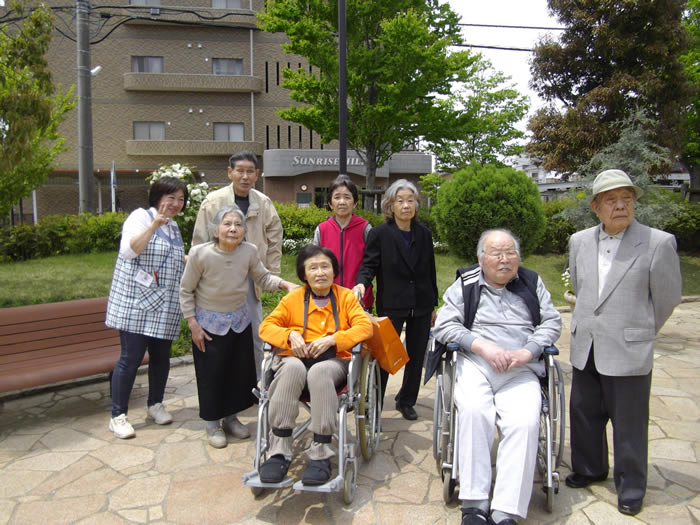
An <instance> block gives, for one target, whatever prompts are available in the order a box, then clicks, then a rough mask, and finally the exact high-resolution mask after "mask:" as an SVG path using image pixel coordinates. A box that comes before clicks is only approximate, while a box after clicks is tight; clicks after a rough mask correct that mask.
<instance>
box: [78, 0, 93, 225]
mask: <svg viewBox="0 0 700 525" xmlns="http://www.w3.org/2000/svg"><path fill="white" fill-rule="evenodd" d="M89 20H90V0H75V26H76V44H77V49H78V57H77V64H78V68H77V69H78V191H79V196H80V197H79V208H78V209H79V211H80V213H95V202H94V197H93V196H94V193H95V181H94V177H93V159H92V156H93V152H92V86H91V85H90V84H91V79H90V28H89V25H88V24H89Z"/></svg>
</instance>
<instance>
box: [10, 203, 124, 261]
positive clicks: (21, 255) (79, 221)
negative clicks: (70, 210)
mask: <svg viewBox="0 0 700 525" xmlns="http://www.w3.org/2000/svg"><path fill="white" fill-rule="evenodd" d="M125 219H126V214H125V213H111V212H110V213H105V214H103V215H91V214H89V213H83V214H80V215H49V216H47V217H44V218H43V219H40V220H39V222H38V223H37V224H35V225H30V224H20V225H17V226H14V227H10V228H2V229H0V262H7V261H23V260H27V259H34V258H39V257H49V256H51V255H63V254H69V253H91V252H103V251H110V250H117V249H118V248H119V239H120V238H121V230H122V223H123V222H124V220H125Z"/></svg>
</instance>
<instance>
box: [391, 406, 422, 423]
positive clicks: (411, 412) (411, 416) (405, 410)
mask: <svg viewBox="0 0 700 525" xmlns="http://www.w3.org/2000/svg"><path fill="white" fill-rule="evenodd" d="M396 410H398V411H399V412H401V415H402V416H403V418H404V419H408V420H409V421H415V420H416V419H418V414H416V411H415V409H414V408H413V407H412V406H409V405H399V404H398V403H396Z"/></svg>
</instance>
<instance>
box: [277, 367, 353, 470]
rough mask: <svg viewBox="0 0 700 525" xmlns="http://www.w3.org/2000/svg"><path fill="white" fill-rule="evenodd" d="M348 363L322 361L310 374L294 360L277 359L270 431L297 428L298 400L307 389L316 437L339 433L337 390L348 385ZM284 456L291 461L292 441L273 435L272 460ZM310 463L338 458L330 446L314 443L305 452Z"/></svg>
mask: <svg viewBox="0 0 700 525" xmlns="http://www.w3.org/2000/svg"><path fill="white" fill-rule="evenodd" d="M348 365H349V361H348V360H347V359H340V358H333V359H328V360H326V361H320V362H318V363H316V364H314V365H313V366H312V367H311V368H309V369H308V370H307V369H306V366H304V363H302V361H301V360H300V359H298V358H296V357H294V356H284V357H280V356H275V358H274V361H273V362H272V368H273V370H275V378H274V379H273V380H272V383H271V384H270V411H269V418H270V427H271V428H272V429H282V430H288V429H292V428H294V425H295V423H296V419H297V416H298V415H299V397H300V396H301V393H302V391H303V390H304V386H305V385H307V386H308V389H309V394H310V396H311V403H310V404H311V426H310V429H311V431H312V432H314V433H315V434H319V435H330V434H333V433H334V432H335V431H336V429H337V423H336V413H337V412H338V395H337V394H336V390H335V389H336V386H339V385H341V384H343V383H344V382H345V380H346V379H347V374H348ZM275 454H282V455H284V456H285V457H286V458H287V459H290V458H291V457H292V438H291V437H279V436H277V435H275V434H274V433H271V435H270V456H274V455H275ZM306 454H307V456H308V457H309V459H326V458H329V457H331V456H333V455H335V451H334V450H333V447H331V446H330V444H328V443H317V442H315V441H314V442H313V443H312V444H311V447H310V448H309V449H308V450H307V451H306Z"/></svg>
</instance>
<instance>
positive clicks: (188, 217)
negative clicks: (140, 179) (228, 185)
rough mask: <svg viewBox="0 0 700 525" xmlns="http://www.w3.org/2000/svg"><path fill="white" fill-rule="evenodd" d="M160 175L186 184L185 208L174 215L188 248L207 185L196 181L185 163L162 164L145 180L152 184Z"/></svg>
mask: <svg viewBox="0 0 700 525" xmlns="http://www.w3.org/2000/svg"><path fill="white" fill-rule="evenodd" d="M161 177H174V178H176V179H180V180H181V181H183V182H184V183H185V184H187V193H188V194H189V197H188V200H187V208H185V210H184V211H183V212H182V213H180V214H178V215H177V217H175V222H177V225H178V227H179V228H180V232H181V233H182V238H183V240H184V241H185V245H186V247H187V248H188V249H189V246H190V242H191V241H192V230H193V229H194V222H195V220H196V219H197V212H198V211H199V207H200V206H201V204H202V202H203V201H204V199H205V198H206V196H207V194H208V193H209V191H210V190H209V185H208V184H207V183H206V182H204V181H197V180H196V179H195V177H194V174H193V173H192V168H191V167H189V166H187V165H185V164H179V163H177V164H172V165H167V164H166V165H163V166H161V167H159V168H158V169H157V170H155V171H154V172H153V173H151V175H150V176H149V177H147V179H146V180H148V181H149V182H150V183H151V184H153V183H154V182H155V181H157V180H158V179H160V178H161Z"/></svg>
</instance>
